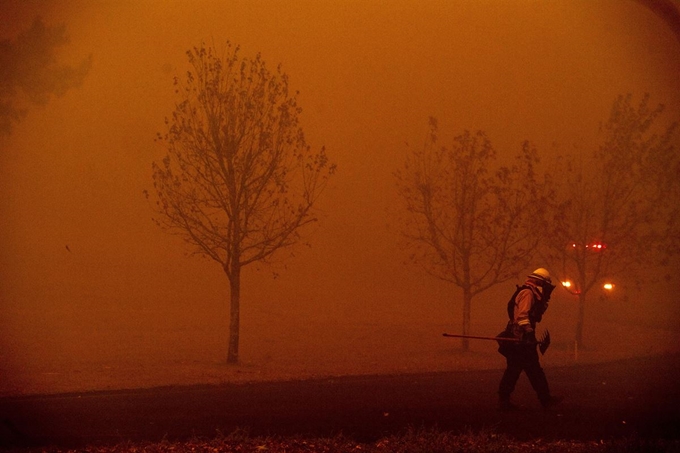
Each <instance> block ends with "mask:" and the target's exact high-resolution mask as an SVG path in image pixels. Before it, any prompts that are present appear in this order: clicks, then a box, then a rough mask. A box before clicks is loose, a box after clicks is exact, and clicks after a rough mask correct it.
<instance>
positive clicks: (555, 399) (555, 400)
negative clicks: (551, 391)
mask: <svg viewBox="0 0 680 453" xmlns="http://www.w3.org/2000/svg"><path fill="white" fill-rule="evenodd" d="M563 399H564V398H563V397H561V396H549V397H548V398H546V399H544V400H542V401H541V405H542V406H543V409H546V410H548V409H551V408H553V407H555V406H557V405H558V404H560V402H562V400H563Z"/></svg>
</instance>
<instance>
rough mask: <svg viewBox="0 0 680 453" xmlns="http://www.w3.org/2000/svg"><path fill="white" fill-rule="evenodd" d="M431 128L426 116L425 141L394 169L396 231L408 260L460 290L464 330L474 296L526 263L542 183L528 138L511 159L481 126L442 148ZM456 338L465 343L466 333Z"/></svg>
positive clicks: (432, 121)
mask: <svg viewBox="0 0 680 453" xmlns="http://www.w3.org/2000/svg"><path fill="white" fill-rule="evenodd" d="M437 129H438V128H437V120H436V119H434V118H431V119H430V134H429V137H428V139H427V140H426V144H425V146H424V147H423V149H422V150H420V149H416V150H414V151H413V152H411V153H410V154H409V155H408V157H407V159H406V162H405V164H404V165H403V167H402V168H401V169H399V170H398V171H397V172H396V178H397V184H398V190H399V194H400V195H401V198H402V199H403V201H404V203H405V208H406V213H407V215H406V216H405V217H404V222H403V227H404V229H403V232H404V237H405V239H406V242H407V245H408V246H409V247H410V248H411V250H412V252H413V253H412V255H411V258H412V260H413V261H414V262H415V263H417V264H419V265H421V266H422V267H423V268H424V269H425V270H426V271H427V272H428V273H430V274H431V275H433V276H435V277H437V278H440V279H442V280H445V281H448V282H451V283H453V284H454V285H456V286H458V287H459V288H460V289H461V291H462V296H463V297H462V301H463V334H469V333H470V318H471V310H472V299H473V298H474V296H476V295H478V294H479V293H481V292H483V291H485V290H487V289H489V288H491V287H492V286H494V285H496V284H498V283H502V282H505V281H507V280H509V279H512V278H516V277H517V275H518V274H519V273H520V272H522V271H525V270H527V268H528V267H530V266H531V264H532V262H531V259H532V257H533V255H534V251H535V247H536V246H537V244H538V242H537V241H538V235H537V234H535V233H536V230H537V229H539V228H541V227H542V226H543V225H542V223H543V221H542V215H541V212H542V211H541V209H540V208H541V207H542V206H543V205H544V203H545V197H546V195H545V190H546V182H545V181H540V179H541V178H539V177H537V175H536V170H535V166H536V164H537V162H538V156H537V153H536V151H535V149H534V148H533V147H532V146H531V145H530V144H529V143H527V142H525V143H524V144H523V146H522V148H521V151H520V152H519V153H518V154H517V155H516V157H515V158H514V162H513V163H512V164H511V165H509V166H508V165H501V164H500V163H499V162H498V158H497V153H496V150H495V149H494V147H493V146H492V144H491V142H490V141H489V139H488V138H487V136H486V135H485V134H484V133H483V132H481V131H478V132H476V133H471V132H469V131H465V132H464V133H463V134H461V135H459V136H457V137H456V138H455V139H454V141H453V146H452V147H450V148H447V147H439V145H438V138H437V133H438V130H437ZM462 345H463V349H464V350H468V348H469V343H468V340H467V339H463V343H462Z"/></svg>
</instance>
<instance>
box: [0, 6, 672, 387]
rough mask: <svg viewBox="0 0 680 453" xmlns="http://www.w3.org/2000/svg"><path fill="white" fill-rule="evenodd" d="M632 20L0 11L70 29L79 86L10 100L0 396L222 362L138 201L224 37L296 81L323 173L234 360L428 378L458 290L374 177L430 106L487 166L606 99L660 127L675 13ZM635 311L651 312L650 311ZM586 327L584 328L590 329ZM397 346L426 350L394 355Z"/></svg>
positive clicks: (204, 291)
mask: <svg viewBox="0 0 680 453" xmlns="http://www.w3.org/2000/svg"><path fill="white" fill-rule="evenodd" d="M646 3H653V2H646ZM671 4H672V5H675V7H676V11H677V5H678V3H677V2H672V3H671ZM648 6H649V5H645V2H635V1H621V0H599V1H592V0H569V1H553V2H539V1H503V2H499V1H497V0H480V1H474V2H471V1H444V0H424V1H422V0H419V1H415V0H397V1H391V2H383V1H377V0H369V1H358V0H332V1H323V2H319V1H316V0H293V1H287V2H274V1H265V0H255V1H246V0H234V1H217V0H214V1H208V0H198V1H191V2H190V1H178V0H173V1H166V2H159V1H151V0H143V1H104V0H99V1H86V0H73V1H69V2H62V1H56V0H55V1H51V0H32V1H18V0H17V1H8V0H2V1H0V24H1V26H0V34H1V35H0V39H13V38H15V37H16V36H17V35H18V34H19V33H20V32H22V31H24V30H26V29H28V28H29V27H30V25H31V23H32V22H33V20H34V19H35V18H36V17H37V16H40V17H41V18H42V19H43V21H44V22H45V23H46V24H48V25H59V24H64V25H65V26H66V31H67V34H68V35H69V37H70V43H69V44H68V45H66V46H64V47H62V48H60V50H59V55H58V57H59V59H60V61H62V62H64V63H70V64H73V65H77V64H78V62H79V61H81V60H82V59H83V58H85V57H87V56H88V55H92V66H91V69H90V71H89V73H88V75H87V77H86V78H85V80H84V82H83V84H82V86H80V87H79V88H76V89H72V90H70V91H68V92H67V93H66V94H65V95H64V96H61V97H55V98H53V99H51V100H50V102H49V103H48V104H47V105H45V106H39V107H34V108H32V109H30V111H29V112H28V114H27V116H26V118H24V119H23V121H21V122H20V123H19V124H18V125H16V127H15V128H14V130H13V132H12V134H11V135H9V136H6V137H1V138H0V193H1V194H2V197H1V200H2V201H0V216H1V218H2V219H3V220H2V222H1V223H0V249H1V250H2V252H0V313H1V315H0V350H1V352H0V361H1V362H2V364H3V365H2V370H1V371H2V373H3V374H4V376H5V378H6V381H5V382H9V384H7V385H6V387H10V388H9V389H8V388H5V389H3V391H21V390H22V389H24V388H34V387H35V386H36V385H37V384H36V383H35V382H36V381H37V380H41V379H42V381H41V382H43V383H46V384H45V385H46V386H48V387H49V385H51V384H50V383H51V382H52V381H49V380H46V379H47V378H46V377H45V376H47V375H48V374H49V373H67V372H68V370H81V371H82V370H85V369H90V368H97V369H98V370H109V372H110V373H111V374H112V375H113V374H115V373H114V371H115V370H116V369H118V368H120V365H119V364H120V363H127V364H128V365H129V364H131V363H138V362H140V361H142V360H147V359H148V360H152V361H153V363H161V362H162V363H170V364H184V363H187V362H192V361H198V362H202V363H211V364H214V363H218V362H220V361H223V360H225V358H226V347H227V332H226V331H227V329H228V309H227V302H228V283H227V280H226V277H225V275H224V273H223V272H222V271H221V269H220V268H219V266H218V265H217V264H216V263H213V262H210V261H209V260H207V259H201V258H197V257H190V256H187V251H188V249H187V247H186V246H185V244H184V243H183V242H182V241H181V239H179V238H178V237H173V236H169V235H167V234H165V233H163V232H162V231H161V230H160V229H159V228H158V227H157V226H156V225H155V224H154V223H153V222H152V221H151V217H152V216H153V212H152V209H151V206H150V205H149V202H148V201H147V200H146V199H145V197H144V196H143V191H144V190H146V189H151V188H152V180H151V163H152V162H153V161H154V160H159V159H161V158H162V156H163V155H164V149H163V148H162V147H161V145H159V144H158V143H156V142H154V138H155V136H156V133H157V132H163V131H164V130H165V125H164V118H165V117H166V116H169V115H170V114H171V112H172V109H173V106H174V104H173V102H174V100H175V98H174V97H173V85H172V82H173V77H174V76H179V77H180V78H181V77H183V75H184V74H185V72H186V70H187V65H186V55H185V52H186V50H188V49H190V48H191V47H193V46H196V45H200V43H201V42H202V41H205V42H206V43H207V44H209V45H210V44H214V45H216V46H217V47H218V48H219V46H221V45H222V44H223V43H224V42H226V41H227V40H229V41H231V42H232V43H234V44H238V45H240V46H241V51H242V53H243V54H244V55H247V56H254V55H255V54H256V53H257V52H260V53H261V54H262V56H263V59H264V60H265V61H266V62H267V64H268V66H269V67H270V68H274V67H275V66H276V65H277V64H279V63H281V64H282V66H283V70H284V71H285V72H286V73H287V74H288V75H289V76H290V82H291V86H292V88H293V89H295V90H299V91H300V95H299V98H298V99H299V104H300V105H301V106H302V108H303V113H302V123H303V124H302V126H303V128H304V130H305V133H306V137H307V140H308V142H309V143H310V144H311V145H312V146H313V147H316V148H318V147H321V146H325V147H326V149H327V152H328V155H329V157H330V158H331V160H332V161H334V162H335V163H336V164H337V165H338V173H337V174H336V176H335V177H334V178H332V180H331V182H330V185H329V187H328V188H327V190H326V192H325V193H324V194H323V196H322V198H321V200H320V204H319V205H318V207H319V209H320V210H321V217H320V222H319V223H318V225H316V226H315V227H313V228H312V229H311V230H309V231H307V234H306V235H305V240H306V241H307V242H309V243H310V244H311V247H307V246H305V245H303V244H301V245H300V246H298V247H296V248H295V249H293V250H292V251H283V252H282V253H280V254H278V255H277V256H276V257H275V260H274V262H273V263H272V264H270V265H254V266H251V267H248V268H246V270H245V271H244V276H243V280H242V310H243V313H242V322H241V328H242V340H241V345H242V350H241V358H242V360H243V362H244V363H245V364H246V365H248V366H250V367H253V369H256V368H257V367H261V366H264V365H266V364H267V363H270V362H272V363H276V362H275V361H276V360H279V358H280V357H281V356H287V357H289V358H290V360H291V361H296V360H297V361H299V362H301V363H305V364H306V365H305V366H307V367H309V368H310V369H312V368H313V367H314V364H310V363H308V362H310V359H309V357H312V356H309V357H307V356H306V354H307V353H308V352H309V354H315V355H313V357H314V358H315V360H316V358H318V357H321V356H323V358H324V361H325V362H324V363H325V364H327V365H326V366H327V369H331V368H333V367H334V366H336V365H337V364H340V365H337V366H338V369H341V368H342V366H345V365H346V366H347V367H348V369H349V368H350V367H351V366H352V354H353V352H352V351H353V350H354V355H355V357H354V359H356V360H357V361H360V360H365V363H366V364H367V366H369V367H370V366H372V365H371V364H372V363H374V364H375V369H378V368H379V366H380V363H381V361H391V360H395V361H397V360H403V356H404V355H405V354H409V355H410V356H411V359H410V360H411V362H409V363H410V365H408V364H403V363H399V364H396V365H395V366H393V367H392V368H390V370H397V371H398V370H403V369H413V370H416V369H418V368H419V367H425V366H426V365H425V364H424V362H420V361H418V355H419V354H422V355H423V357H429V358H431V359H433V360H435V361H438V362H439V363H440V365H438V366H441V367H443V368H444V369H446V368H447V367H449V368H451V367H454V366H455V363H454V361H452V360H450V358H449V357H448V356H447V355H446V351H447V348H449V349H451V348H453V347H454V346H453V343H451V342H449V343H443V340H442V339H441V337H440V334H441V332H442V329H446V330H449V331H457V330H458V329H459V326H460V324H461V314H460V313H461V307H460V304H461V295H460V294H459V291H458V289H457V288H456V287H454V286H452V285H449V284H446V283H444V282H440V281H437V280H434V279H432V278H431V277H429V276H428V275H426V274H425V273H424V272H422V271H421V270H420V269H418V268H415V267H413V266H412V265H409V264H407V262H408V255H407V253H406V252H405V251H403V250H402V249H401V247H400V244H401V242H400V239H401V238H400V227H399V215H400V206H401V205H400V203H399V200H398V199H397V198H396V190H395V183H394V178H393V172H394V170H395V169H396V168H397V166H398V165H400V164H401V163H402V162H403V159H404V156H405V154H406V153H407V151H408V150H409V148H414V147H415V148H417V147H420V146H422V144H423V142H424V139H425V135H426V132H427V119H428V117H429V116H435V117H437V118H438V119H439V124H440V127H441V131H442V135H443V137H442V139H443V141H444V142H446V141H447V140H449V141H450V139H451V138H452V137H453V136H454V135H457V134H458V133H459V132H461V131H462V130H463V129H482V130H484V131H486V132H487V134H488V136H489V137H490V139H491V141H492V143H493V144H494V146H495V147H496V148H497V149H498V150H499V152H501V153H505V154H507V155H512V154H514V153H516V152H517V151H518V150H519V147H520V144H521V142H522V141H524V140H530V141H531V142H533V143H534V144H535V145H536V146H537V148H538V150H539V152H540V153H541V154H542V155H543V156H544V159H545V160H546V162H549V158H548V154H549V153H552V152H555V151H556V150H557V151H559V152H571V151H572V150H575V149H576V150H579V152H589V150H591V149H592V148H593V147H594V146H596V143H597V142H596V139H597V130H598V125H599V123H600V122H601V121H605V120H606V118H607V116H608V114H609V110H610V108H611V104H612V101H613V100H614V99H615V98H616V96H617V95H619V94H622V93H633V95H635V96H636V97H637V98H638V99H639V97H641V96H642V95H643V94H644V93H650V95H651V103H652V104H653V105H656V104H659V103H661V104H665V105H666V111H665V113H664V115H663V119H664V121H665V124H668V123H670V122H671V121H674V120H677V119H678V118H680V77H679V76H678V75H679V74H680V39H678V34H677V23H676V25H675V28H674V26H673V23H674V22H672V20H671V21H670V22H668V21H666V20H664V16H663V14H659V11H669V10H668V9H665V10H664V9H661V10H659V9H657V10H653V9H651V8H650V7H648ZM669 24H670V25H669ZM552 170H553V171H559V169H552ZM291 252H292V253H293V255H294V256H292V257H290V256H289V255H290V254H291ZM542 265H543V264H542V263H536V267H541V266H542ZM275 275H276V276H277V277H276V278H274V277H275ZM514 283H520V282H519V281H517V282H509V283H508V284H505V285H500V286H499V287H497V288H494V289H493V290H492V291H490V292H488V293H485V294H483V295H481V296H479V297H477V298H476V299H475V300H473V314H472V317H473V319H472V330H473V333H476V334H482V335H493V334H494V333H496V331H497V330H500V329H501V328H502V327H503V324H504V322H505V320H504V316H505V314H504V304H505V301H506V300H507V297H509V295H510V294H512V291H513V289H514V286H513V285H514ZM678 286H679V285H678V279H677V278H675V279H673V280H671V281H670V282H669V283H668V284H667V285H657V286H655V287H654V288H652V289H651V290H652V295H650V294H649V292H648V291H649V290H650V289H649V288H646V290H648V291H643V292H640V291H634V290H633V289H631V290H630V293H629V294H628V298H627V299H626V300H625V301H624V299H623V298H621V299H620V300H619V299H617V300H615V301H613V302H612V303H615V304H617V305H616V306H617V307H618V308H620V309H621V310H620V312H621V313H622V314H619V315H612V314H607V313H609V312H610V311H611V310H610V308H608V307H607V305H606V304H607V301H598V300H596V298H595V297H593V312H592V316H596V315H597V314H598V313H604V315H603V316H605V318H606V319H609V320H613V321H617V322H619V321H621V322H629V321H630V319H632V318H633V315H632V314H633V313H638V314H639V313H640V312H642V313H643V314H644V316H643V317H644V318H645V320H646V321H645V322H646V324H644V325H646V326H649V325H658V324H659V323H660V322H661V321H662V320H665V321H666V323H667V324H668V325H666V326H663V327H669V326H671V327H672V326H675V328H676V329H677V320H678V319H680V316H679V312H680V310H678V308H677V307H676V305H677V304H676V300H677V296H675V294H677V290H678V289H679V288H678ZM621 297H623V296H621ZM650 299H654V304H656V305H655V310H648V309H647V307H649V305H650V304H651V303H652V300H650ZM610 302H611V301H610ZM574 306H575V301H574V300H572V299H570V298H569V296H568V295H567V294H557V295H556V296H555V297H554V301H553V303H552V306H551V311H549V312H548V314H547V315H546V318H547V322H552V323H553V325H554V326H556V327H555V328H556V329H559V330H558V331H559V334H558V336H560V335H561V336H562V337H563V341H564V342H565V343H567V342H568V339H569V337H570V336H571V335H573V326H574V322H575V314H574V313H575V310H574ZM659 307H661V308H659ZM659 313H663V314H662V315H660V314H659ZM588 316H590V313H589V315H588ZM551 317H552V321H550V320H549V319H550V318H551ZM610 318H611V319H610ZM589 319H590V318H589ZM622 320H623V321H622ZM595 324H596V322H595V321H591V320H589V321H587V327H586V333H585V335H586V337H587V336H588V335H589V334H592V335H595V332H594V331H595V330H596V328H595ZM641 325H642V324H641ZM616 329H618V327H616ZM551 331H553V332H554V329H553V328H552V327H551ZM427 332H430V333H431V334H432V338H430V337H428V336H427ZM617 332H618V330H617ZM674 332H675V333H668V332H665V333H663V338H664V341H665V342H666V343H665V345H667V346H669V347H673V344H674V342H675V344H678V343H677V340H678V333H677V332H678V331H677V330H675V331H674ZM598 341H599V340H598ZM412 343H413V344H419V345H425V347H427V348H430V349H429V350H425V351H423V350H422V349H415V348H414V349H413V350H411V349H409V348H410V347H411V346H409V345H410V344H412ZM353 348H356V349H353ZM475 348H476V349H477V350H479V351H486V350H490V351H492V350H493V348H489V346H488V345H486V346H478V345H476V346H475ZM565 348H566V347H565ZM336 352H337V353H338V354H340V355H338V356H334V354H335V353H336ZM342 354H345V355H342ZM362 354H363V356H362ZM564 354H565V357H566V354H567V353H566V352H565V353H564ZM150 358H153V359H150ZM493 360H494V361H496V362H497V361H498V358H497V357H495V356H493ZM560 360H561V359H560ZM564 360H566V359H564ZM496 362H493V363H494V364H495V365H498V363H496ZM149 363H150V362H149ZM395 363H396V362H395ZM333 364H335V365H333ZM130 366H131V365H130ZM177 366H179V365H177ZM489 366H493V365H489ZM333 369H334V370H335V368H333ZM27 370H28V371H31V372H32V373H33V374H31V376H42V377H26V376H24V374H25V373H27V372H28V371H27ZM341 371H342V370H341ZM349 371H351V369H349ZM82 372H83V373H84V371H82ZM104 372H105V371H104ZM40 373H42V374H40ZM291 374H294V373H293V372H292V371H291ZM108 385H115V384H108ZM36 388H37V387H36ZM54 388H56V387H54Z"/></svg>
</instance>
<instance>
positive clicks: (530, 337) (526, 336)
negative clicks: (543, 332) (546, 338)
mask: <svg viewBox="0 0 680 453" xmlns="http://www.w3.org/2000/svg"><path fill="white" fill-rule="evenodd" d="M522 342H523V343H534V344H535V343H536V332H535V331H534V329H528V330H525V331H524V333H523V334H522Z"/></svg>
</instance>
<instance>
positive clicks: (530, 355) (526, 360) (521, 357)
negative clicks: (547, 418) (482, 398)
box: [498, 345, 550, 404]
mask: <svg viewBox="0 0 680 453" xmlns="http://www.w3.org/2000/svg"><path fill="white" fill-rule="evenodd" d="M506 359H507V367H506V369H505V372H504V373H503V378H502V379H501V383H500V385H499V386H498V395H499V397H500V399H501V401H508V400H509V399H510V394H511V393H512V392H513V390H515V385H516V384H517V380H518V379H519V376H520V375H521V374H522V371H524V372H525V373H526V374H527V377H528V378H529V382H530V383H531V386H532V387H533V389H534V391H535V392H536V394H537V395H538V399H539V400H540V401H541V403H543V404H544V403H546V402H547V401H549V400H550V389H549V388H548V380H547V379H546V377H545V373H544V372H543V368H541V364H540V362H539V360H538V351H537V350H536V346H535V345H517V346H514V347H512V350H511V351H508V354H507V356H506Z"/></svg>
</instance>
